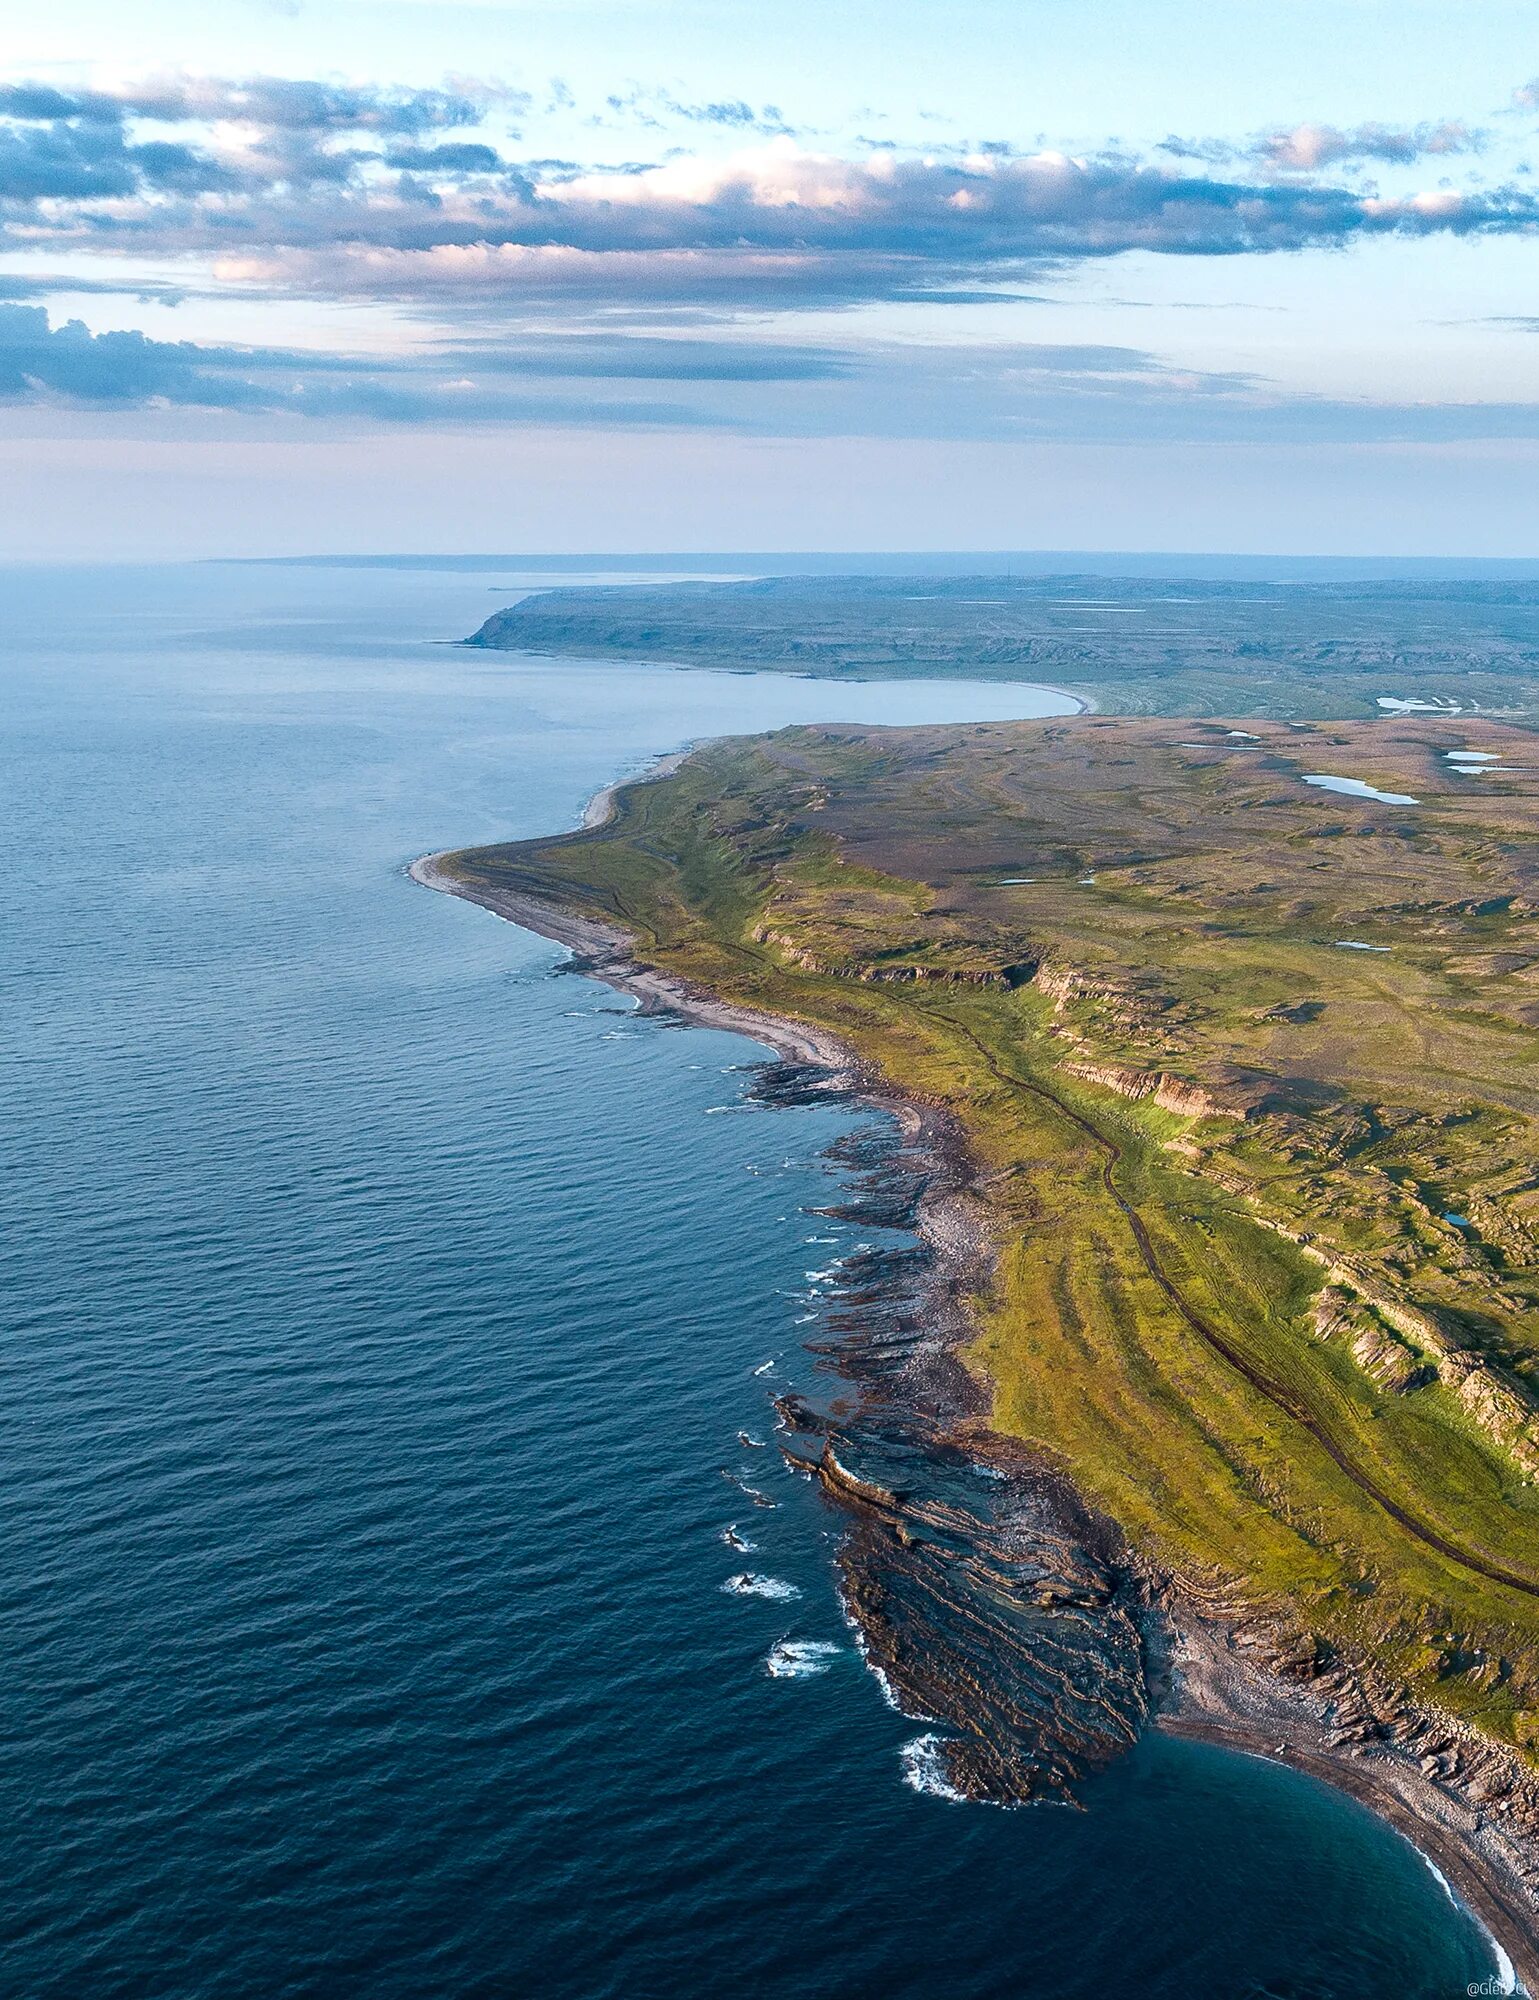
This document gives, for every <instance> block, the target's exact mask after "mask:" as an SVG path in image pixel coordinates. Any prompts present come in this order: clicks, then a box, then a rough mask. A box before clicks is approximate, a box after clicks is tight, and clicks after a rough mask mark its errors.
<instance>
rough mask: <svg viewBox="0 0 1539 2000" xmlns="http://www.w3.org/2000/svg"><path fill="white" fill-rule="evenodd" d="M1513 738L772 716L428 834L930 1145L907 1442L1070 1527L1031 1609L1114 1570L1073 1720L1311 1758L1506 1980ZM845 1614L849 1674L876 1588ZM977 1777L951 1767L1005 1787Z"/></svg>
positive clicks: (1536, 1465)
mask: <svg viewBox="0 0 1539 2000" xmlns="http://www.w3.org/2000/svg"><path fill="white" fill-rule="evenodd" d="M1533 746H1534V739H1533V738H1532V736H1530V735H1529V734H1527V733H1526V732H1524V731H1521V730H1519V729H1516V728H1510V727H1505V726H1502V725H1498V724H1494V723H1489V722H1478V723H1476V722H1471V723H1469V724H1468V725H1467V726H1463V725H1459V724H1455V723H1453V722H1452V721H1450V720H1448V719H1446V718H1438V719H1437V720H1436V721H1433V720H1429V719H1425V718H1419V717H1397V718H1394V719H1389V720H1384V721H1380V722H1374V723H1354V722H1341V723H1311V724H1301V723H1289V722H1280V721H1257V720H1255V719H1254V718H1252V719H1250V720H1248V721H1246V722H1244V723H1243V724H1241V723H1237V722H1229V721H1226V722H1214V721H1203V722H1195V723H1194V722H1187V721H1177V720H1171V719H1169V718H1149V717H1143V718H1136V719H1124V718H1112V717H1107V716H1080V717H1074V718H1070V719H1060V720H1054V721H1050V722H1032V723H1005V724H989V725H983V726H968V727H965V728H955V727H951V728H922V729H902V730H890V729H889V730H884V729H875V728H829V727H823V728H795V729H789V730H784V731H781V732H779V733H777V734H774V735H770V736H764V737H758V738H742V739H734V740H731V741H727V742H722V743H717V744H713V745H709V746H706V747H705V748H703V749H701V750H698V751H697V752H695V753H694V754H693V755H692V756H690V757H688V758H686V759H685V760H683V761H682V762H681V763H679V764H678V765H676V766H675V767H674V768H673V769H672V770H671V771H670V772H669V773H668V774H667V775H665V776H662V777H659V778H656V779H654V780H652V781H650V782H642V783H638V784H635V785H632V786H630V787H627V788H625V789H623V790H622V791H620V792H619V793H618V794H617V795H616V797H615V798H614V800H613V802H612V806H611V810H610V812H609V816H608V817H607V818H606V819H604V820H603V822H602V823H601V824H598V825H593V826H589V827H588V828H586V829H585V830H583V831H581V832H579V833H576V834H572V835H567V836H562V837H559V838H553V839H547V840H539V841H531V842H525V843H520V844H518V845H512V846H502V847H491V848H483V849H478V850H467V851H464V852H461V853H457V854H452V855H446V856H439V857H435V859H434V864H433V866H434V869H435V871H436V880H437V881H438V883H439V885H440V886H448V887H452V888H454V889H455V890H456V891H457V892H458V893H460V894H464V895H467V896H470V897H472V898H473V899H475V900H478V901H481V902H485V903H487V904H488V905H489V906H491V907H493V908H497V909H501V910H502V911H503V912H504V913H505V914H510V915H515V916H517V917H518V918H519V920H520V921H523V922H527V923H531V924H532V925H533V926H534V927H536V928H540V929H544V930H547V931H548V932H549V933H550V934H551V935H554V936H558V937H561V938H562V939H563V940H564V941H566V942H568V943H571V944H572V945H573V946H574V948H576V949H578V950H579V951H581V952H584V953H585V954H586V955H588V956H589V958H590V960H591V961H592V962H594V964H595V966H596V969H598V970H599V971H600V972H601V973H602V974H603V975H604V976H611V977H616V978H620V979H625V980H630V981H632V982H635V981H637V980H640V981H641V983H642V985H643V987H645V986H646V982H648V981H651V982H652V985H651V989H650V990H651V991H652V993H653V995H654V996H656V995H657V994H662V995H664V996H672V997H675V998H677V997H680V996H683V997H684V998H685V999H686V1000H693V1001H696V1002H698V1003H699V1004H708V1005H717V1006H720V1005H725V1006H727V1007H729V1008H732V1009H737V1010H746V1016H747V1018H749V1019H750V1020H757V1021H765V1020H774V1021H778V1022H780V1023H782V1024H789V1025H786V1026H783V1027H782V1028H781V1029H780V1030H778V1032H779V1034H780V1036H781V1038H782V1043H783V1045H784V1046H787V1047H788V1048H791V1049H793V1050H794V1052H795V1053H796V1054H798V1055H799V1056H800V1057H802V1058H803V1059H811V1060H818V1061H824V1062H828V1063H836V1062H838V1061H839V1060H840V1052H841V1051H845V1052H849V1053H848V1061H849V1062H850V1063H851V1064H852V1065H853V1066H854V1067H855V1069H856V1071H857V1072H858V1075H859V1076H860V1077H861V1078H862V1079H863V1081H864V1086H865V1087H866V1088H868V1089H870V1090H871V1091H872V1092H873V1093H876V1094H882V1093H886V1094H887V1095H888V1096H889V1097H895V1098H897V1099H900V1100H902V1101H904V1102H906V1103H908V1104H911V1105H914V1106H917V1107H920V1111H921V1113H922V1114H923V1115H924V1116H928V1117H931V1118H933V1119H937V1120H939V1121H942V1122H943V1123H944V1125H945V1127H946V1129H948V1130H949V1131H951V1132H953V1133H954V1134H956V1135H957V1141H958V1146H959V1148H960V1150H961V1153H962V1155H963V1156H964V1157H965V1163H966V1166H965V1181H966V1187H965V1189H964V1190H963V1192H964V1193H965V1196H966V1200H967V1202H968V1203H969V1205H970V1212H971V1214H972V1215H973V1217H974V1218H975V1219H976V1220H977V1222H978V1224H979V1226H980V1228H981V1230H982V1233H983V1236H984V1237H985V1239H986V1242H987V1246H988V1251H989V1254H988V1256H987V1258H985V1259H984V1260H982V1261H981V1262H979V1263H977V1264H976V1265H975V1266H974V1267H973V1269H972V1271H971V1274H970V1275H969V1277H968V1281H967V1282H968V1286H969V1288H970V1289H971V1292H972V1294H973V1295H972V1297H971V1299H970V1301H969V1306H968V1312H967V1315H966V1323H965V1327H964V1329H963V1331H962V1333H961V1335H960V1339H961V1343H962V1347H963V1355H964V1359H965V1362H966V1366H967V1369H968V1371H969V1375H970V1377H971V1379H972V1381H973V1382H974V1383H975V1384H976V1385H977V1386H978V1392H979V1403H980V1408H979V1411H978V1412H977V1413H974V1414H965V1413H964V1414H963V1415H961V1416H959V1417H958V1418H957V1419H956V1421H955V1422H954V1423H953V1425H952V1427H951V1433H950V1437H949V1440H948V1442H949V1443H951V1444H957V1443H965V1444H966V1446H967V1448H968V1449H969V1450H970V1451H972V1452H973V1453H974V1454H975V1455H984V1456H987V1455H988V1454H990V1453H991V1452H992V1453H993V1455H994V1458H995V1461H996V1463H997V1465H998V1466H999V1467H1000V1468H1001V1469H1002V1473H1003V1475H1004V1476H1011V1477H1013V1476H1016V1475H1017V1474H1019V1475H1020V1476H1022V1477H1026V1476H1028V1472H1029V1471H1030V1470H1032V1469H1034V1470H1035V1471H1036V1472H1037V1473H1040V1475H1041V1476H1042V1477H1044V1478H1046V1479H1049V1480H1054V1481H1060V1482H1062V1484H1063V1487H1064V1490H1065V1491H1066V1492H1067V1491H1068V1490H1069V1489H1072V1493H1073V1495H1074V1496H1075V1500H1074V1504H1075V1505H1076V1506H1078V1505H1081V1504H1082V1505H1083V1507H1084V1509H1085V1510H1086V1517H1087V1519H1088V1520H1092V1521H1094V1522H1096V1523H1099V1524H1102V1525H1103V1526H1104V1529H1105V1533H1106V1537H1109V1539H1103V1540H1102V1541H1101V1542H1099V1543H1098V1544H1097V1546H1096V1550H1095V1558H1094V1559H1095V1563H1096V1565H1098V1566H1099V1567H1098V1568H1097V1572H1096V1573H1097V1575H1098V1576H1102V1577H1103V1579H1105V1580H1104V1581H1103V1582H1101V1583H1097V1584H1095V1585H1094V1586H1091V1585H1088V1584H1085V1583H1084V1580H1083V1576H1080V1579H1079V1581H1078V1582H1075V1583H1074V1584H1073V1586H1072V1587H1064V1588H1061V1589H1059V1590H1058V1592H1057V1596H1056V1597H1055V1596H1054V1592H1053V1590H1051V1589H1049V1590H1047V1591H1045V1592H1044V1590H1043V1589H1042V1588H1040V1587H1039V1588H1038V1589H1037V1592H1036V1600H1035V1601H1036V1603H1037V1606H1038V1609H1039V1610H1040V1609H1041V1608H1043V1607H1044V1606H1046V1607H1049V1608H1051V1607H1053V1606H1054V1605H1055V1604H1062V1605H1071V1604H1072V1605H1074V1606H1077V1607H1079V1608H1080V1610H1083V1609H1084V1608H1085V1607H1091V1606H1099V1607H1102V1608H1104V1607H1106V1606H1109V1605H1112V1604H1113V1603H1116V1604H1123V1605H1125V1604H1126V1603H1128V1601H1129V1600H1128V1597H1127V1592H1126V1588H1125V1585H1126V1583H1127V1580H1128V1579H1132V1580H1133V1583H1134V1585H1135V1586H1136V1597H1137V1607H1138V1608H1137V1610H1136V1612H1135V1613H1134V1614H1132V1615H1133V1616H1134V1617H1135V1618H1136V1621H1137V1622H1138V1624H1139V1628H1140V1631H1141V1634H1142V1638H1141V1648H1142V1650H1141V1655H1140V1657H1141V1659H1142V1666H1141V1668H1140V1669H1139V1672H1140V1674H1141V1676H1142V1684H1143V1685H1142V1692H1141V1693H1135V1692H1133V1691H1131V1690H1129V1691H1128V1692H1127V1696H1126V1699H1125V1700H1124V1701H1122V1704H1121V1707H1120V1709H1119V1712H1118V1717H1117V1719H1116V1727H1115V1728H1114V1729H1112V1730H1110V1734H1117V1733H1118V1732H1122V1733H1125V1730H1126V1729H1131V1728H1136V1727H1137V1726H1139V1725H1140V1722H1141V1714H1142V1709H1143V1707H1145V1706H1146V1707H1147V1709H1148V1710H1149V1711H1150V1712H1151V1713H1152V1714H1153V1716H1154V1717H1155V1719H1156V1720H1157V1721H1158V1722H1161V1723H1162V1724H1163V1725H1164V1726H1167V1727H1174V1728H1179V1729H1185V1730H1188V1731H1193V1732H1200V1733H1207V1734H1212V1735H1216V1736H1219V1737H1221V1738H1223V1739H1224V1740H1228V1741H1231V1742H1233V1743H1235V1744H1237V1745H1240V1746H1242V1747H1247V1748H1251V1749H1255V1750H1258V1751H1261V1752H1263V1753H1264V1754H1269V1755H1279V1756H1283V1757H1285V1758H1288V1759H1290V1760H1292V1761H1295V1762H1298V1763H1300V1764H1301V1765H1304V1766H1306V1767H1308V1768H1311V1769H1314V1770H1316V1771H1320V1772H1322V1773H1324V1774H1325V1775H1328V1776H1329V1777H1331V1778H1332V1779H1333V1781H1335V1782H1337V1783H1339V1784H1341V1785H1342V1786H1343V1787H1344V1788H1346V1789H1348V1790H1350V1791H1353V1792H1355V1793H1356V1794H1357V1795H1359V1796H1361V1797H1363V1798H1366V1799H1368V1800H1369V1801H1370V1802H1371V1803H1373V1804H1374V1805H1375V1806H1376V1807H1377V1808H1378V1809H1379V1810H1381V1811H1383V1812H1384V1813H1385V1814H1386V1815H1387V1816H1389V1817H1391V1818H1393V1819H1395V1820H1396V1821H1397V1822H1398V1823H1399V1824H1401V1825H1402V1826H1404V1827H1406V1828H1407V1829H1408V1830H1409V1831H1411V1832H1412V1835H1413V1837H1414V1838H1416V1839H1417V1840H1418V1841H1419V1842H1420V1843H1421V1844H1422V1845H1423V1846H1424V1847H1425V1848H1426V1849H1427V1851H1428V1852H1429V1853H1432V1854H1433V1855H1435V1856H1436V1858H1437V1859H1438V1860H1439V1862H1440V1863H1441V1865H1443V1866H1444V1868H1445V1869H1446V1871H1447V1872H1448V1873H1449V1874H1450V1875H1452V1876H1453V1877H1454V1879H1455V1880H1456V1882H1457V1883H1458V1884H1459V1886H1460V1888H1461V1890H1462V1891H1463V1893H1464V1894H1465V1895H1466V1896H1467V1897H1468V1898H1469V1900H1470V1901H1471V1902H1472V1903H1473V1904H1474V1905H1475V1907H1477V1908H1478V1909H1479V1910H1480V1911H1481V1912H1482V1914H1483V1915H1484V1916H1485V1917H1486V1919H1487V1921H1488V1922H1489V1923H1490V1924H1491V1926H1492V1928H1493V1930H1494V1931H1495V1932H1496V1934H1497V1935H1498V1937H1499V1938H1500V1939H1501V1940H1502V1942H1503V1944H1504V1945H1505V1946H1506V1948H1507V1950H1508V1951H1509V1952H1510V1953H1511V1955H1512V1957H1513V1958H1514V1960H1515V1961H1517V1963H1518V1966H1519V1969H1520V1970H1521V1971H1522V1972H1523V1973H1524V1975H1525V1977H1526V1978H1527V1979H1528V1980H1529V1981H1530V1983H1531V1984H1532V1983H1534V1981H1535V1978H1536V1975H1539V1172H1536V1170H1535V1161H1536V1160H1539V1037H1536V1035H1535V1032H1534V1031H1535V1028H1536V1026H1539V758H1536V757H1534V755H1533ZM731 1018H743V1016H742V1015H741V1014H739V1015H735V1016H732V1017H731ZM787 1038H789V1039H787ZM831 1459H832V1463H830V1460H831ZM821 1470H822V1474H823V1476H824V1478H825V1483H826V1484H829V1485H830V1486H831V1487H832V1488H836V1489H838V1491H839V1497H840V1498H841V1499H842V1500H843V1501H844V1502H845V1503H846V1504H847V1505H849V1506H851V1507H853V1508H854V1509H856V1510H857V1511H858V1512H863V1513H864V1514H865V1516H866V1517H867V1526H868V1539H869V1540H871V1545H872V1547H873V1549H874V1548H876V1546H877V1545H878V1544H879V1543H880V1544H881V1546H882V1547H883V1548H884V1549H886V1550H887V1551H888V1554H887V1555H885V1556H883V1557H882V1558H881V1559H882V1560H883V1561H887V1560H889V1559H890V1557H891V1552H892V1551H893V1550H895V1549H901V1548H908V1547H910V1546H913V1545H914V1544H915V1535H914V1532H913V1530H912V1526H911V1524H906V1523H905V1520H904V1507H903V1504H902V1494H901V1492H900V1491H899V1490H898V1488H897V1486H896V1485H885V1484H879V1483H875V1482H873V1481H871V1480H870V1479H865V1480H862V1479H860V1478H856V1477H854V1476H853V1475H851V1474H849V1472H848V1469H847V1467H846V1466H845V1465H844V1464H843V1462H842V1461H841V1460H840V1459H839V1458H838V1456H837V1454H836V1453H833V1454H831V1453H830V1452H829V1450H828V1448H827V1447H825V1449H824V1453H823V1458H822V1464H821ZM952 1518H954V1517H952ZM873 1522H874V1523H875V1528H874V1529H873V1528H872V1527H871V1524H872V1523H873ZM921 1527H922V1524H921ZM905 1537H907V1539H906V1540H905ZM920 1538H921V1539H922V1535H921V1537H920ZM884 1587H885V1586H884ZM847 1597H848V1599H849V1601H850V1602H851V1603H852V1604H853V1605H854V1606H855V1608H856V1610H857V1612H860V1611H861V1607H862V1605H863V1604H865V1605H866V1606H867V1607H868V1608H869V1609H870V1613H871V1616H870V1629H869V1630H868V1640H869V1641H870V1643H871V1646H872V1651H873V1655H874V1657H879V1658H881V1657H886V1655H885V1654H884V1652H883V1634H882V1630H881V1626H882V1616H883V1613H882V1601H883V1599H882V1593H880V1592H874V1591H865V1592H863V1591H862V1588H861V1586H860V1583H859V1580H858V1579H857V1580H856V1581H855V1583H854V1584H853V1585H852V1586H850V1587H848V1588H847ZM1076 1615H1078V1613H1077V1614H1076ZM1119 1615H1120V1614H1119ZM1034 1629H1035V1628H1034ZM1060 1637H1061V1635H1060ZM1054 1643H1055V1644H1056V1643H1058V1640H1056V1639H1055V1641H1054ZM1097 1643H1098V1644H1102V1645H1103V1648H1104V1645H1105V1643H1106V1642H1105V1640H1104V1633H1103V1635H1102V1638H1101V1639H1099V1640H1098V1641H1097ZM1118 1643H1119V1645H1120V1641H1119V1642H1118ZM889 1650H890V1652H891V1654H892V1657H893V1659H894V1660H896V1661H897V1663H898V1666H899V1668H900V1669H902V1667H903V1665H904V1649H903V1647H902V1646H901V1645H898V1644H896V1643H893V1644H892V1645H891V1646H890V1648H889ZM1126 1657H1127V1655H1126V1648H1122V1650H1121V1651H1119V1652H1117V1658H1118V1659H1119V1660H1125V1658H1126ZM908 1665H909V1669H910V1671H911V1672H917V1669H916V1668H914V1667H913V1663H912V1661H911V1660H910V1661H909V1662H908ZM1119 1671H1121V1669H1119ZM985 1678H986V1677H985ZM985 1706H987V1704H986V1703H985ZM1076 1726H1077V1725H1076ZM1006 1761H1008V1760H1006ZM1081 1761H1082V1763H1083V1764H1084V1765H1085V1767H1087V1768H1088V1767H1091V1766H1093V1764H1094V1762H1095V1761H1096V1757H1095V1756H1094V1755H1091V1754H1089V1753H1087V1754H1086V1755H1085V1756H1084V1758H1083V1759H1082V1760H1081ZM979 1768H980V1769H981V1768H982V1767H981V1766H979ZM1062 1768H1063V1769H1067V1766H1066V1765H1064V1766H1063V1767H1062ZM956 1775H957V1776H958V1777H959V1779H961V1780H962V1781H963V1782H964V1787H965V1781H966V1778H967V1771H966V1769H964V1768H959V1769H958V1771H957V1773H956ZM1057 1775H1058V1776H1061V1775H1062V1771H1061V1770H1060V1771H1059V1773H1058V1774H1057ZM1055 1782H1056V1778H1055ZM1011 1783H1012V1781H1011V1780H1010V1779H1009V1777H1008V1774H1006V1775H1005V1776H1004V1777H1001V1776H1000V1775H999V1772H998V1771H997V1770H995V1771H991V1772H989V1773H986V1774H985V1775H984V1776H982V1777H979V1778H978V1780H977V1783H976V1785H975V1786H973V1787H972V1788H974V1789H977V1790H980V1791H982V1792H985V1793H987V1794H989V1795H1000V1794H1001V1791H1003V1795H1006V1796H1034V1795H1037V1793H1038V1792H1039V1791H1041V1790H1042V1789H1044V1787H1043V1786H1042V1785H1041V1784H1040V1783H1038V1782H1037V1781H1036V1780H1035V1779H1033V1778H1032V1776H1031V1775H1030V1774H1029V1773H1028V1774H1027V1775H1026V1776H1025V1777H1023V1778H1021V1779H1020V1780H1019V1782H1018V1783H1016V1784H1015V1788H1014V1790H1013V1791H1012V1790H1011ZM1061 1789H1062V1790H1065V1791H1068V1790H1072V1784H1071V1783H1070V1782H1069V1781H1068V1780H1065V1781H1064V1783H1063V1784H1062V1786H1061Z"/></svg>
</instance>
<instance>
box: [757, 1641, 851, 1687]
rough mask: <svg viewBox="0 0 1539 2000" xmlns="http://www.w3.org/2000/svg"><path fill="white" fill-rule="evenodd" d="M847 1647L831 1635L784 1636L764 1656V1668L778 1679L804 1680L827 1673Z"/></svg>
mask: <svg viewBox="0 0 1539 2000" xmlns="http://www.w3.org/2000/svg"><path fill="white" fill-rule="evenodd" d="M843 1651H844V1648H843V1647H842V1646H835V1645H834V1644H832V1643H831V1641H829V1640H827V1639H781V1640H779V1641H777V1643H776V1644H775V1645H773V1646H771V1647H770V1649H769V1651H768V1652H767V1653H766V1654H765V1656H764V1670H765V1672H766V1673H767V1674H769V1675H771V1676H772V1678H773V1679H775V1680H777V1681H804V1680H808V1679H810V1677H811V1676H812V1675H813V1674H826V1673H827V1672H828V1668H829V1662H830V1661H832V1660H836V1659H837V1658H838V1657H839V1655H840V1654H841V1653H842V1652H843Z"/></svg>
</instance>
